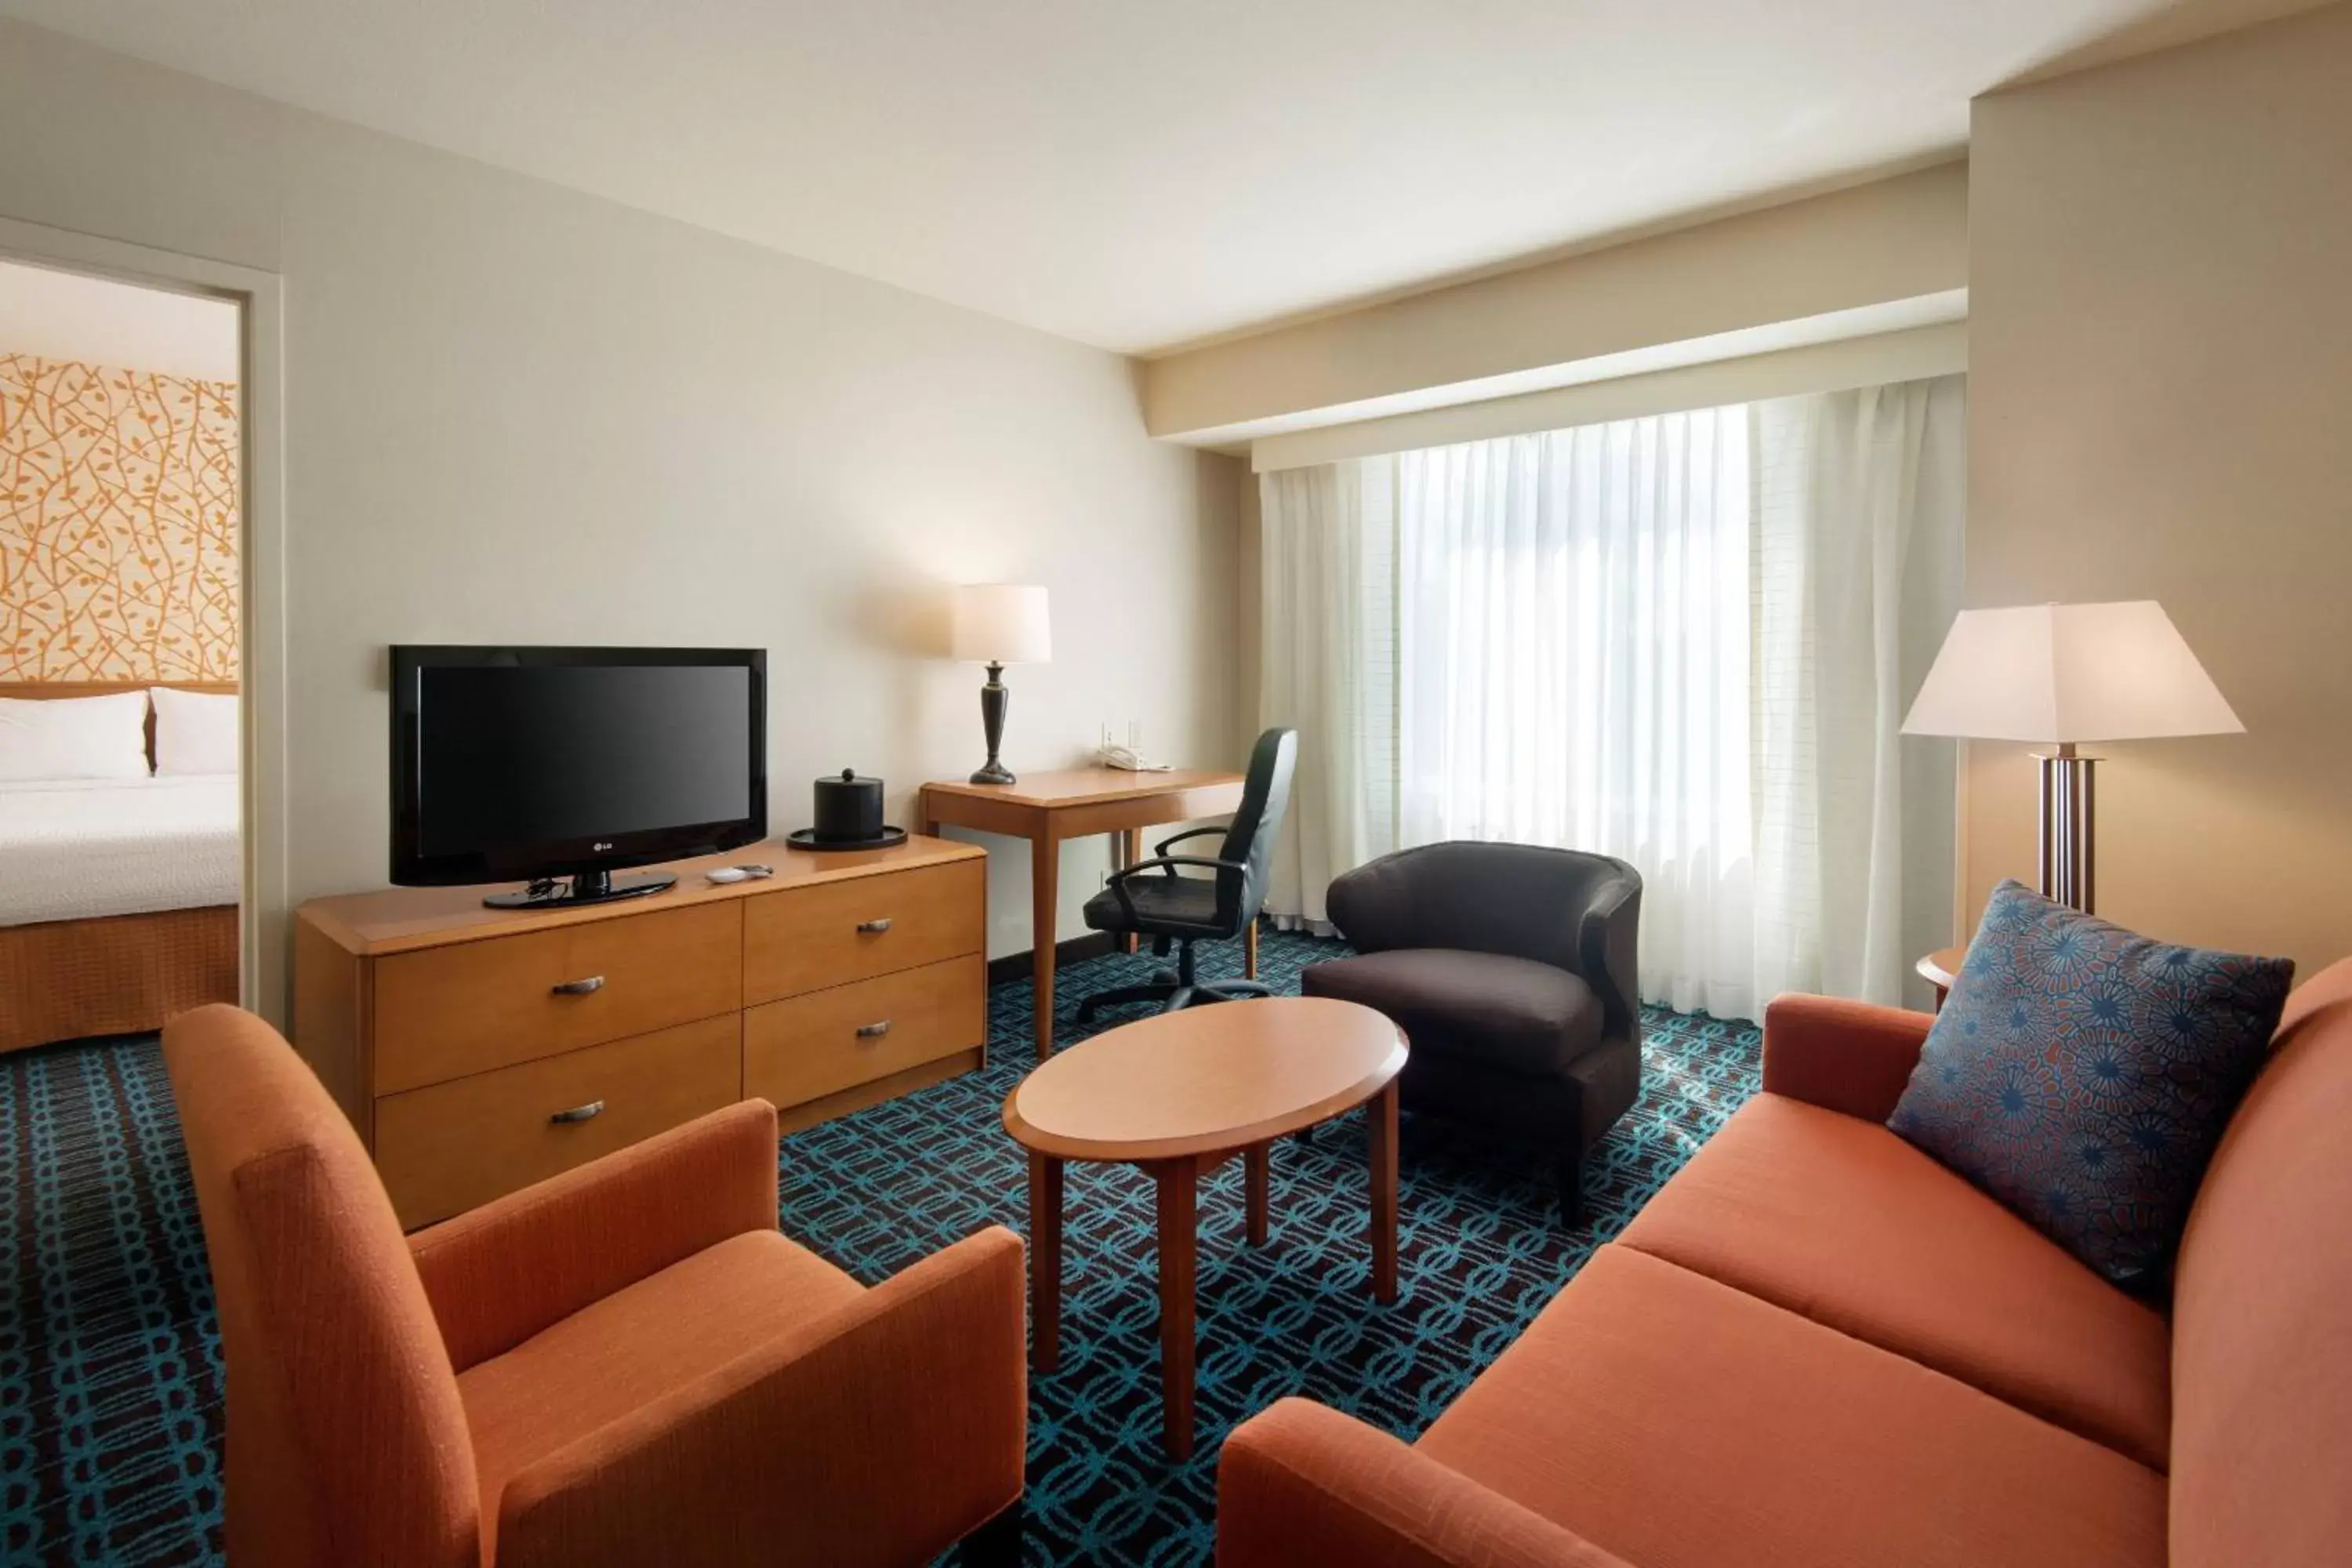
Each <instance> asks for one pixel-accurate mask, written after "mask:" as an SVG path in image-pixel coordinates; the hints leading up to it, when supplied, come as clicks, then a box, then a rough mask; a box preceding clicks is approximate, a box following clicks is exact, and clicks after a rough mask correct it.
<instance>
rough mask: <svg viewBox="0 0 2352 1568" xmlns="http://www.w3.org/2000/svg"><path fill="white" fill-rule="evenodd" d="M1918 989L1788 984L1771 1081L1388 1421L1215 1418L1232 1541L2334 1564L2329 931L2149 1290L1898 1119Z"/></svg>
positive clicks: (2347, 1402)
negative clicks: (1463, 1380) (1411, 1410)
mask: <svg viewBox="0 0 2352 1568" xmlns="http://www.w3.org/2000/svg"><path fill="white" fill-rule="evenodd" d="M1929 1022H1930V1020H1929V1019H1928V1018H1927V1016H1925V1015H1922V1014H1913V1013H1903V1012H1896V1011H1894V1010H1892V1009H1887V1008H1880V1007H1872V1006H1866V1005H1861V1004H1858V1003H1848V1002H1835V1001H1829V1000H1825V999H1823V998H1820V997H1810V996H1791V997H1783V998H1781V999H1780V1001H1778V1002H1776V1003H1774V1004H1773V1005H1772V1006H1771V1008H1770V1009H1769V1016H1768V1017H1767V1019H1766V1021H1765V1028H1764V1092H1763V1093H1761V1094H1759V1095H1758V1096H1757V1097H1756V1098H1755V1099H1754V1100H1751V1101H1750V1102H1749V1103H1748V1104H1747V1105H1746V1106H1743V1107H1742V1108H1741V1109H1740V1110H1739V1111H1738V1113H1737V1114H1736V1115H1734V1116H1733V1117H1732V1118H1731V1119H1730V1121H1728V1122H1727V1124H1726V1125H1725V1127H1724V1128H1723V1130H1722V1131H1720V1132H1718V1133H1717V1135H1716V1136H1715V1137H1714V1138H1713V1139H1711V1140H1710V1141H1709V1142H1707V1143H1706V1146H1705V1147H1704V1148H1702V1149H1701V1150H1700V1151H1699V1152H1698V1153H1697V1154H1696V1156H1695V1157H1694V1158H1693V1159H1692V1160H1691V1162H1690V1163H1689V1164H1688V1165H1687V1166H1685V1168H1684V1169H1683V1171H1681V1172H1680V1173H1678V1174H1676V1175H1675V1178H1674V1179H1673V1180H1672V1181H1670V1182H1668V1183H1667V1184H1666V1185H1665V1186H1664V1189H1662V1190H1661V1191H1660V1192H1659V1193H1658V1194H1657V1195H1656V1197H1654V1198H1653V1199H1652V1200H1651V1202H1650V1204H1649V1205H1648V1206H1647V1207H1646V1208H1644V1209H1643V1211H1642V1213H1641V1215H1639V1216H1637V1217H1636V1218H1635V1219H1634V1221H1633V1224H1632V1225H1630V1226H1628V1227H1627V1228H1626V1229H1625V1231H1624V1233H1623V1235H1622V1237H1619V1238H1618V1239H1617V1240H1616V1241H1615V1242H1614V1243H1613V1244H1612V1245H1610V1246H1607V1247H1602V1248H1601V1249H1600V1251H1599V1252H1598V1253H1597V1254H1596V1255H1595V1256H1594V1257H1593V1258H1592V1259H1591V1262H1590V1263H1588V1264H1587V1265H1586V1266H1585V1268H1583V1270H1582V1271H1581V1272H1580V1273H1579V1274H1578V1275H1577V1277H1576V1278H1575V1279H1574V1280H1572V1281H1571V1282H1570V1284H1569V1286H1568V1288H1567V1289H1565V1290H1563V1291H1561V1292H1560V1294H1559V1297H1558V1298H1557V1299H1556V1300H1553V1301H1552V1302H1551V1304H1550V1305H1549V1306H1548V1307H1547V1308H1545V1310H1543V1312H1542V1313H1541V1314H1540V1315H1539V1316H1538V1318H1537V1319H1536V1321H1535V1322H1534V1323H1533V1324H1531V1325H1530V1326H1529V1327H1528V1331H1527V1332H1526V1333H1525V1334H1524V1335H1522V1336H1521V1338H1520V1339H1519V1340H1518V1342H1517V1343H1516V1344H1514V1345H1513V1346H1512V1347H1511V1348H1510V1349H1509V1350H1508V1351H1507V1352H1504V1354H1503V1355H1502V1356H1501V1358H1500V1359H1498V1360H1497V1361H1496V1363H1495V1364H1494V1365H1493V1366H1492V1367H1490V1368H1489V1369H1487V1371H1486V1373H1485V1374H1484V1375H1482V1376H1481V1377H1480V1378H1479V1379H1478V1380H1477V1382H1475V1384H1472V1385H1471V1387H1470V1388H1469V1389H1468V1390H1467V1391H1466V1392H1465V1394H1463V1395H1462V1397H1461V1398H1459V1399H1458V1400H1456V1401H1455V1402H1454V1405H1452V1406H1451V1407H1450V1408H1449V1409H1448V1410H1446V1412H1445V1413H1444V1415H1441V1416H1439V1417H1438V1419H1437V1421H1436V1422H1435V1423H1434V1424H1433V1425H1432V1426H1430V1428H1429V1430H1428V1431H1427V1432H1426V1433H1424V1434H1423V1436H1422V1437H1421V1440H1420V1441H1419V1442H1417V1443H1415V1444H1412V1445H1411V1446H1407V1445H1406V1444H1403V1443H1402V1442H1399V1441H1398V1440H1396V1439H1395V1438H1393V1437H1391V1436H1387V1435H1386V1434H1384V1433H1381V1432H1378V1431H1375V1430H1374V1429H1372V1428H1371V1427H1369V1426H1364V1425H1362V1424H1360V1423H1359V1422H1356V1421H1354V1420H1351V1419H1349V1417H1347V1416H1344V1415H1339V1414H1338V1413H1336V1412H1334V1411H1331V1410H1328V1409H1326V1408H1324V1407H1322V1406H1320V1405H1313V1404H1310V1403H1308V1402H1307V1401H1305V1400H1297V1399H1291V1400H1284V1401H1283V1402H1281V1403H1280V1404H1278V1405H1275V1406H1274V1407H1273V1408H1271V1409H1269V1410H1267V1411H1265V1413H1264V1414H1262V1415H1259V1416H1257V1417H1256V1418H1255V1419H1254V1420H1252V1421H1250V1422H1248V1423H1246V1424H1244V1426H1241V1427H1240V1428H1238V1429H1237V1430H1236V1431H1235V1432H1234V1434H1233V1436H1232V1437H1231V1438H1229V1439H1228V1440H1227V1442H1226V1444H1225V1447H1224V1452H1223V1458H1222V1459H1221V1462H1220V1469H1219V1478H1218V1485H1219V1508H1218V1519H1217V1559H1218V1562H1219V1563H1220V1564H1221V1565H1222V1568H1267V1565H1271V1564H1277V1563H1281V1564H1290V1563H1351V1564H1367V1565H1390V1564H1393V1565H1398V1568H1402V1565H1405V1564H1413V1565H1429V1564H1440V1563H1448V1564H1451V1563H1461V1564H1472V1563H1475V1564H1479V1565H1480V1568H1518V1565H1529V1568H1532V1565H1534V1564H1557V1565H1576V1568H1599V1565H1602V1564H1625V1565H1630V1568H1699V1565H1702V1564H1704V1565H1707V1568H1721V1565H1725V1564H1741V1565H1743V1568H1864V1565H1868V1568H1885V1565H1886V1564H1894V1563H1900V1564H1906V1565H1922V1568H1932V1565H1940V1564H1950V1565H1952V1568H1962V1565H1966V1568H1991V1565H1994V1564H2049V1565H2051V1568H2060V1565H2063V1568H2109V1565H2114V1568H2125V1565H2130V1568H2141V1565H2147V1564H2164V1563H2170V1564H2174V1565H2177V1568H2224V1565H2232V1568H2234V1565H2239V1564H2245V1565H2252V1564H2261V1565H2263V1568H2316V1565H2318V1564H2321V1563H2327V1564H2341V1563H2347V1562H2352V961H2347V962H2346V963H2338V964H2336V966H2335V967H2334V968H2332V969H2329V970H2327V971H2326V972H2325V973H2322V974H2320V975H2318V976H2317V977H2316V978H2315V979H2313V980H2312V981H2311V982H2310V983H2308V984H2305V986H2303V987H2302V988H2301V989H2300V990H2298V991H2297V992H2295V993H2294V996H2293V997H2292V998H2290V1000H2289V1002H2288V1004H2287V1008H2286V1014H2285V1016H2284V1020H2283V1021H2282V1023H2281V1026H2280V1028H2279V1032H2278V1037H2277V1039H2276V1041H2275V1044H2274V1054H2273V1057H2272V1059H2271V1062H2270V1064H2269V1066H2268V1067H2267V1068H2266V1069H2265V1070H2264V1072H2263V1076H2262V1078H2261V1079H2260V1081H2259V1082H2258V1083H2257V1084H2256V1085H2255V1087H2254V1089H2253V1091H2252V1094H2251V1095H2250V1096H2249V1097H2248V1098H2247V1100H2246V1101H2245V1103H2244V1104H2243V1105H2242V1107H2241V1108H2240V1110H2239V1111H2238V1114H2237V1117H2236V1119H2235V1120H2234V1121H2233V1122H2232V1123H2231V1128H2230V1131H2229V1134H2228V1136H2227V1137H2226V1138H2225V1140H2224V1141H2223V1142H2222V1144H2221V1149H2220V1151H2219V1152H2218V1153H2217V1154H2216V1156H2215V1158H2214V1160H2213V1163H2212V1165H2211V1167H2210V1170H2209V1172H2208V1173H2207V1175H2206V1179H2205V1183H2204V1186H2203V1188H2202V1190H2201V1191H2200V1194H2199V1196H2198V1200H2197V1205H2196V1208H2195V1211H2194V1213H2193V1214H2192V1215H2191V1217H2190V1220H2189V1228H2188V1233H2187V1237H2186V1239H2185V1240H2184V1242H2183V1244H2182V1247H2181V1249H2180V1256H2179V1267H2178V1270H2177V1278H2176V1287H2175V1290H2174V1293H2173V1296H2172V1300H2171V1301H2170V1302H2169V1304H2168V1310H2167V1309H2166V1308H2165V1307H2160V1306H2155V1305H2150V1304H2148V1303H2147V1302H2144V1301H2141V1300H2136V1299H2134V1298H2132V1297H2130V1296H2126V1295H2125V1294H2123V1293H2122V1292H2120V1291H2118V1290H2116V1289H2114V1288H2113V1287H2112V1286H2110V1285H2108V1284H2106V1283H2105V1281H2104V1280H2103V1279H2100V1278H2098V1277H2097V1276H2096V1275H2095V1274H2093V1273H2092V1272H2091V1270H2089V1269H2088V1268H2084V1266H2083V1265H2081V1264H2079V1263H2077V1262H2076V1261H2074V1258H2073V1257H2072V1256H2070V1255H2069V1254H2067V1253H2065V1252H2063V1251H2062V1250H2061V1249H2060V1248H2059V1247H2057V1246H2055V1245H2054V1244H2053V1243H2052V1242H2050V1241H2048V1240H2046V1239H2045V1238H2044V1237H2042V1235H2041V1234H2040V1233H2039V1232H2037V1231H2035V1230H2033V1229H2032V1228H2031V1227H2030V1226H2027V1225H2026V1224H2025V1223H2024V1222H2023V1221H2021V1220H2020V1219H2018V1218H2017V1217H2015V1216H2014V1215H2011V1213H2010V1212H2009V1211H2008V1210H2006V1209H2004V1208H2001V1207H2000V1205H1997V1204H1995V1203H1993V1202H1992V1201H1991V1200H1990V1199H1989V1198H1986V1197H1984V1196H1982V1195H1981V1194H1979V1193H1978V1192H1977V1191H1976V1190H1975V1189H1974V1188H1973V1187H1970V1186H1969V1184H1966V1183H1965V1182H1963V1181H1962V1180H1961V1179H1960V1178H1959V1177H1958V1176H1956V1175H1954V1174H1952V1173H1950V1172H1948V1171H1947V1170H1945V1169H1944V1168H1943V1167H1942V1166H1940V1165H1938V1164H1937V1163H1935V1162H1934V1161H1932V1160H1930V1159H1929V1158H1927V1156H1926V1155H1925V1154H1922V1153H1920V1152H1918V1151H1916V1150H1915V1149H1913V1148H1912V1147H1911V1146H1910V1145H1908V1144H1906V1143H1905V1142H1902V1141H1901V1140H1899V1139H1897V1138H1896V1137H1895V1135H1894V1134H1892V1133H1890V1132H1888V1131H1886V1129H1885V1126H1884V1122H1885V1119H1886V1117H1887V1115H1888V1113H1889V1112H1890V1111H1891V1110H1893V1108H1894V1105H1895V1100H1896V1098H1897V1097H1898V1096H1899V1095H1900V1094H1901V1093H1902V1090H1903V1087H1904V1085H1905V1083H1906V1081H1907V1079H1908V1078H1909V1075H1910V1071H1911V1068H1912V1065H1913V1064H1914V1062H1915V1061H1916V1059H1917V1056H1918V1051H1919V1047H1920V1043H1921V1041H1922V1040H1923V1039H1924V1038H1925V1037H1926V1035H1927V1027H1928V1025H1929Z"/></svg>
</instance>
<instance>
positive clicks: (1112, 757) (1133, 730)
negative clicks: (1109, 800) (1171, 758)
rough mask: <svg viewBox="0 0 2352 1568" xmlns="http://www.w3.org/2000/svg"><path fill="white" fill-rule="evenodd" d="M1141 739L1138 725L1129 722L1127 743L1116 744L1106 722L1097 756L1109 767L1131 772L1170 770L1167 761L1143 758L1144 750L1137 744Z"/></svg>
mask: <svg viewBox="0 0 2352 1568" xmlns="http://www.w3.org/2000/svg"><path fill="white" fill-rule="evenodd" d="M1140 739H1141V737H1140V736H1139V734H1138V733H1137V726H1135V725H1134V724H1129V725H1128V727H1127V744H1126V745H1124V746H1121V745H1116V744H1114V743H1113V742H1112V741H1111V738H1110V726H1109V725H1108V724H1106V725H1104V726H1103V727H1102V744H1101V745H1100V746H1099V747H1098V748H1097V750H1096V752H1095V756H1096V758H1097V760H1098V761H1099V762H1100V763H1102V765H1103V766H1105V767H1107V768H1118V769H1121V770H1123V771H1125V772H1127V773H1166V772H1167V771H1168V764H1167V763H1147V762H1145V761H1144V760H1143V752H1142V751H1141V749H1140V748H1139V746H1138V745H1137V742H1138V741H1139V740H1140Z"/></svg>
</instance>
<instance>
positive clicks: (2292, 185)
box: [1965, 5, 2352, 973]
mask: <svg viewBox="0 0 2352 1568" xmlns="http://www.w3.org/2000/svg"><path fill="white" fill-rule="evenodd" d="M1970 164H1971V171H1972V175H1971V181H1970V187H1971V214H1970V231H1971V258H1970V277H1969V286H1970V323H1969V363H1970V380H1971V386H1970V395H1969V401H1970V420H1971V438H1970V447H1971V454H1970V471H1969V495H1970V509H1969V512H1970V515H1969V541H1968V591H1967V592H1968V602H1969V604H1971V605H2010V604H2019V603H2032V602H2036V601H2040V600H2093V599H2130V598H2155V599H2158V600H2161V601H2162V602H2163V604H2164V605H2165V607H2166V609H2167V610H2168V611H2169V612H2170V613H2171V615H2172V617H2173V619H2174V621H2175V622H2176V623H2177V624H2178V625H2179V627H2180V630H2181V632H2182V634H2183V635H2184V636H2185V637H2187V638H2188V639H2189V646H2190V647H2193V648H2195V649H2196V651H2197V653H2198V655H2199V657H2200V658H2202V659H2203V661H2204V663H2205V665H2206V668H2208V669H2210V671H2211V672H2212V675H2213V678H2214V679H2215V680H2216V681H2217V682H2218V683H2219V684H2220V686H2221V689H2222V691H2223V692H2224V693H2225V694H2226V695H2227V696H2228V697H2229V699H2230V700H2231V703H2232V704H2233V705H2234V706H2235V707H2236V709H2237V710H2238V713H2239V716H2240V717H2241V718H2242V719H2243V720H2244V721H2245V723H2246V728H2247V731H2248V732H2247V733H2246V734H2245V735H2243V736H2235V737H2217V738H2211V739H2203V740H2189V741H2172V742H2142V743H2138V744H2132V745H2117V746H2114V747H2108V748H2102V750H2104V751H2105V752H2107V753H2108V754H2109V755H2110V756H2111V757H2112V761H2110V762H2108V763H2105V764H2104V765H2103V767H2102V770H2101V783H2100V813H2101V816H2100V841H2099V882H2100V889H2101V898H2100V903H2101V910H2102V912H2104V913H2106V914H2109V915H2112V916H2113V917H2114V918H2115V919H2116V920H2118V921H2123V922H2125V923H2126V924H2129V925H2133V926H2136V927H2138V928H2140V929H2143V930H2145V931H2149V932H2151V933H2153V934H2156V935H2159V936H2164V937H2168V938H2175V939H2179V940H2183V941H2191V942H2212V943H2220V944H2224V945H2229V946H2234V947H2239V948H2252V949H2259V950H2263V951H2265V952H2284V953H2288V954H2291V955H2293V956H2294V958H2295V960H2296V961H2297V963H2299V964H2300V965H2301V966H2302V967H2303V968H2304V970H2305V973H2308V972H2309V971H2310V970H2311V969H2313V968H2315V967H2316V966H2317V965H2318V964H2320V963H2324V962H2326V961H2327V960H2331V959H2334V958H2336V957H2338V956H2341V955H2343V954H2345V953H2347V952H2352V626H2347V616H2346V614H2345V604H2346V584H2347V582H2352V486H2347V483H2346V479H2345V473H2346V463H2347V454H2352V437H2347V427H2352V6H2345V5H2336V6H2334V7H2331V8H2329V9H2327V10H2325V11H2317V12H2313V13H2310V14H2308V15H2306V16H2300V17H2296V18H2294V19H2291V20H2288V21H2284V22H2281V23H2276V24H2273V25H2271V26H2263V27H2259V28H2255V29H2252V30H2249V31H2245V32H2241V33H2235V34H2231V35H2229V36H2226V37H2220V38H2215V39H2211V40H2209V41H2206V42H2203V43H2199V44H2194V45H2190V46H2189V47H2183V48H2180V49H2177V50H2173V51H2171V52H2168V53H2165V54H2159V55H2153V56H2149V57H2147V58H2141V59H2137V60H2133V61H2130V62H2127V63H2125V64H2122V65H2117V66H2113V67H2109V68H2104V69H2100V70H2096V71H2092V72H2087V73H2084V74H2082V75H2078V76H2074V77H2068V78H2063V79H2058V80H2054V81H2050V82H2045V83H2042V84H2040V85H2036V86H2032V87H2030V88H2022V89H2016V90H2012V91H2009V92H2004V93H2000V94H1996V95H1992V96H1990V97H1987V98H1983V99H1979V100H1978V102H1977V104H1976V113H1975V126H1974V136H1973V142H1972V146H1971V151H1970ZM1976 751H1977V753H1978V754H1977V756H1976V759H1975V761H1974V763H1973V765H1972V767H1971V769H1970V772H1969V781H1968V800H1969V811H1968V816H1967V825H1966V826H1967V845H1968V847H1967V850H1966V872H1967V875H1966V878H1965V884H1966V889H1967V899H1968V907H1967V911H1966V912H1967V914H1968V915H1969V917H1970V918H1972V917H1973V915H1974V913H1975V912H1976V910H1978V909H1979V908H1980V907H1981V904H1982V900H1983V898H1984V895H1985V892H1986V890H1987V889H1989V888H1990V884H1991V883H1992V881H1993V880H1994V879H1997V878H1999V877H2000V876H2003V875H2016V876H2021V877H2024V878H2026V879H2029V880H2030V879H2031V870H2032V798H2033V786H2032V775H2031V772H2030V769H2029V767H2028V765H2027V764H2026V763H2025V761H2024V759H2023V757H2022V755H2021V753H2020V752H2018V751H2017V750H2016V749H2015V748H2009V747H1998V748H1995V747H1985V746H1979V747H1978V748H1976Z"/></svg>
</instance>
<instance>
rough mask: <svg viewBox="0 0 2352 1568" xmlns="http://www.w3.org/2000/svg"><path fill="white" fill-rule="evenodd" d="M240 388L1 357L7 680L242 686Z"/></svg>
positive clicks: (0, 652) (0, 552)
mask: <svg viewBox="0 0 2352 1568" xmlns="http://www.w3.org/2000/svg"><path fill="white" fill-rule="evenodd" d="M236 467H237V399H236V384H235V383H234V382H226V381H196V380H192V379H190V378H188V377H185V376H176V375H151V374H146V373H145V372H142V371H135V370H115V369H110V368H107V367H102V366H99V365H89V364H76V363H67V362H61V361H56V360H43V359H36V358H34V357H32V356H31V355H29V354H11V353H0V681H6V680H234V679H236V677H237V648H236V638H237V482H236Z"/></svg>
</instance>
